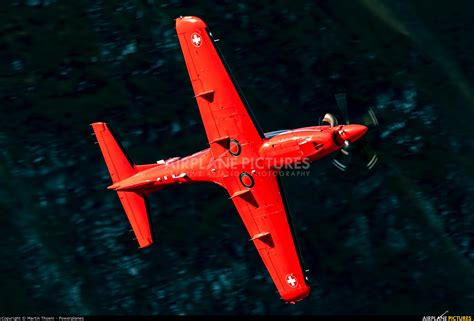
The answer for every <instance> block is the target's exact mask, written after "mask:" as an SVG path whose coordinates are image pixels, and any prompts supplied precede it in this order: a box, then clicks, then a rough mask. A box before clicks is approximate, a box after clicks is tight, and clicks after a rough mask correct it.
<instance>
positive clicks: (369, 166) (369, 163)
mask: <svg viewBox="0 0 474 321" xmlns="http://www.w3.org/2000/svg"><path fill="white" fill-rule="evenodd" d="M378 160H379V158H378V157H377V154H374V155H373V156H372V158H371V159H370V161H369V162H368V163H367V168H368V169H369V170H371V169H372V168H374V166H375V164H376V163H377V161H378Z"/></svg>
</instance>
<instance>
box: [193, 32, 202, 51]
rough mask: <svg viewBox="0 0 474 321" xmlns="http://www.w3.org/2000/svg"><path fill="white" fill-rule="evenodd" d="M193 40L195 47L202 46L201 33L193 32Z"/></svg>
mask: <svg viewBox="0 0 474 321" xmlns="http://www.w3.org/2000/svg"><path fill="white" fill-rule="evenodd" d="M191 42H192V43H193V45H194V47H201V44H202V39H201V35H199V34H198V33H196V32H195V33H193V34H192V35H191Z"/></svg>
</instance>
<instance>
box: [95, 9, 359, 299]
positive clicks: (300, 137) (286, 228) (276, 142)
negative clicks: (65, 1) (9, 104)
mask: <svg viewBox="0 0 474 321" xmlns="http://www.w3.org/2000/svg"><path fill="white" fill-rule="evenodd" d="M176 31H177V34H178V38H179V43H180V45H181V49H182V52H183V55H184V58H185V61H186V67H187V70H188V73H189V77H190V79H191V84H192V87H193V90H194V93H195V98H196V101H197V104H198V106H199V111H200V113H201V117H202V121H203V123H204V128H205V131H206V135H207V138H208V140H209V146H210V147H209V148H208V149H205V150H203V151H200V152H197V153H195V154H193V155H190V156H187V157H183V158H180V157H173V158H169V159H167V160H161V161H158V162H157V163H155V164H146V165H136V164H134V163H133V162H132V161H131V160H130V158H129V157H128V156H127V155H126V153H125V152H124V150H123V148H122V147H121V145H120V143H119V142H118V141H117V140H116V139H115V137H114V135H113V134H112V132H111V131H110V129H109V127H108V126H107V124H106V123H103V122H97V123H93V124H91V126H92V128H93V130H94V134H95V135H96V137H97V140H98V143H99V146H100V149H101V151H102V154H103V156H104V159H105V162H106V164H107V168H108V170H109V172H110V176H111V178H112V181H113V184H112V185H111V186H109V187H108V189H110V190H114V191H117V194H118V196H119V199H120V201H121V203H122V205H123V208H124V210H125V212H126V214H127V217H128V219H129V221H130V223H131V226H132V228H133V231H134V233H135V235H136V238H137V240H138V243H139V246H140V248H144V247H147V246H149V245H151V244H152V242H153V240H152V236H151V232H150V226H149V220H148V212H147V196H148V194H149V193H151V192H155V191H157V190H160V189H162V188H164V187H166V186H169V185H172V184H185V183H198V182H212V183H216V184H218V185H220V186H222V187H223V188H225V189H226V190H227V192H228V193H229V196H230V199H232V201H233V202H234V205H235V207H236V208H237V210H238V212H239V214H240V216H241V218H242V221H243V222H244V224H245V227H246V228H247V230H248V233H249V235H250V241H252V242H253V243H254V244H255V247H256V248H257V251H258V253H259V254H260V257H261V258H262V260H263V262H264V264H265V266H266V268H267V269H268V271H269V273H270V276H271V277H272V279H273V282H274V283H275V285H276V287H277V289H278V292H279V294H280V296H281V298H282V299H283V300H284V301H286V302H289V303H295V302H297V301H299V300H302V299H304V298H305V297H306V296H308V294H309V292H310V287H309V285H308V282H307V277H306V276H305V275H304V272H303V271H304V269H303V268H302V261H301V257H300V253H299V250H297V245H295V238H294V235H293V230H292V227H291V221H290V217H289V213H288V209H287V206H286V201H285V197H284V194H283V190H282V189H281V186H280V181H279V175H278V173H279V172H280V170H281V169H282V167H283V166H289V165H293V164H298V163H299V164H301V163H304V162H307V163H309V162H312V161H314V160H317V159H319V158H322V157H324V156H326V155H328V154H330V153H333V152H335V151H337V150H340V149H341V150H344V149H345V148H346V147H348V146H349V145H350V144H351V143H353V142H354V141H356V140H358V139H359V138H360V137H361V136H363V135H364V133H365V132H366V131H367V127H366V126H363V125H355V124H345V125H338V124H337V120H336V119H335V118H334V116H332V115H331V114H326V115H325V117H324V119H323V121H324V122H326V123H328V125H322V126H311V127H304V128H298V129H294V130H280V131H274V132H269V133H264V132H263V131H262V130H261V129H260V127H259V126H258V124H257V123H256V121H255V120H254V115H253V114H252V112H251V111H250V108H249V106H248V103H247V101H246V99H245V98H244V96H243V95H242V93H241V91H240V88H239V87H238V85H237V83H236V82H235V80H234V79H233V77H232V75H231V73H230V71H229V69H228V67H227V66H226V64H225V61H224V59H223V57H222V55H221V53H220V51H219V49H218V48H217V47H216V43H215V42H216V40H214V39H213V37H212V34H211V33H210V32H209V30H208V27H207V25H206V24H205V23H204V22H203V21H202V20H201V19H199V18H197V17H192V16H186V17H180V18H178V19H176Z"/></svg>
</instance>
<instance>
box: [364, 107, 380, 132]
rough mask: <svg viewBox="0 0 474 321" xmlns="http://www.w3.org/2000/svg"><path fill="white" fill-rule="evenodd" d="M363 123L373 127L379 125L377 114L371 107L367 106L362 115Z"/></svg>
mask: <svg viewBox="0 0 474 321" xmlns="http://www.w3.org/2000/svg"><path fill="white" fill-rule="evenodd" d="M362 121H363V125H365V126H367V127H369V128H374V127H377V126H378V125H379V120H378V119H377V116H376V115H375V112H374V110H373V109H372V108H369V111H368V112H367V114H365V115H364V116H363V119H362Z"/></svg>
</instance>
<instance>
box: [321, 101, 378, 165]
mask: <svg viewBox="0 0 474 321" xmlns="http://www.w3.org/2000/svg"><path fill="white" fill-rule="evenodd" d="M334 98H335V99H336V104H337V107H338V108H339V110H340V111H341V115H342V117H343V118H344V123H345V124H350V119H349V113H348V108H347V97H346V94H345V93H338V94H335V95H334ZM326 115H327V114H326ZM333 117H334V116H333ZM325 118H326V116H325ZM334 118H335V117H334ZM323 121H324V119H323ZM326 122H328V123H329V124H331V123H330V122H329V121H326ZM357 123H358V124H361V125H364V126H366V127H367V128H368V129H369V132H370V130H371V129H373V128H375V127H377V126H378V125H379V121H378V119H377V117H376V115H375V112H374V110H373V109H372V108H369V110H368V111H367V113H366V114H364V115H363V116H362V119H361V121H358V122H357ZM336 124H337V120H336ZM354 161H357V162H359V163H360V162H362V163H365V167H366V168H367V169H368V170H371V169H372V168H373V167H374V166H375V164H376V163H377V161H378V156H377V154H376V153H375V152H373V151H372V150H371V148H370V147H369V146H368V144H367V143H366V142H364V139H363V138H362V139H361V140H360V141H357V142H355V143H351V142H349V141H347V140H346V141H344V143H343V146H342V148H341V149H340V153H339V154H337V155H336V156H335V157H334V159H333V160H332V163H333V164H334V166H336V168H338V169H339V170H341V171H346V170H347V169H348V168H349V166H350V164H353V163H354Z"/></svg>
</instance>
